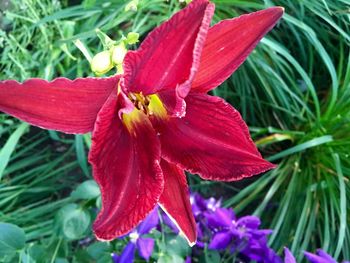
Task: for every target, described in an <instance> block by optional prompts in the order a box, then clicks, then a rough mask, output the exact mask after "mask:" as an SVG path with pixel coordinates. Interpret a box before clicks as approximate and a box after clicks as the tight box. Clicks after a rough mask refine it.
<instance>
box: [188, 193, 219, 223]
mask: <svg viewBox="0 0 350 263" xmlns="http://www.w3.org/2000/svg"><path fill="white" fill-rule="evenodd" d="M190 201H191V205H192V211H193V214H194V216H195V218H196V219H197V217H198V216H201V215H202V213H203V212H209V211H215V210H216V208H219V207H221V199H219V200H216V199H215V198H213V197H210V198H209V199H204V198H203V197H202V196H201V195H199V194H197V193H195V194H192V195H191V197H190Z"/></svg>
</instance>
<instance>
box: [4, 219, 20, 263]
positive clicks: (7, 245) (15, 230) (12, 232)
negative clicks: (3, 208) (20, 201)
mask: <svg viewBox="0 0 350 263" xmlns="http://www.w3.org/2000/svg"><path fill="white" fill-rule="evenodd" d="M25 241H26V236H25V234H24V231H23V229H21V228H19V227H18V226H16V225H13V224H9V223H0V259H1V258H4V257H6V256H8V255H11V254H14V253H15V252H17V251H19V250H21V249H22V248H24V245H25Z"/></svg>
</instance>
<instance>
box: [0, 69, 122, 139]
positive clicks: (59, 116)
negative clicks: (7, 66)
mask: <svg viewBox="0 0 350 263" xmlns="http://www.w3.org/2000/svg"><path fill="white" fill-rule="evenodd" d="M118 81H119V76H114V77H110V78H81V79H76V80H73V81H72V80H69V79H66V78H58V79H55V80H53V81H51V82H48V81H46V80H42V79H29V80H27V81H26V82H24V83H23V84H21V83H18V82H17V81H14V80H6V81H1V82H0V111H3V112H5V113H8V114H10V115H12V116H15V117H16V118H18V119H21V120H23V121H26V122H28V123H30V124H32V125H35V126H39V127H42V128H44V129H50V130H58V131H63V132H66V133H86V132H90V131H91V130H92V129H93V127H94V123H95V120H96V115H97V113H98V112H99V110H100V109H101V107H102V105H103V104H104V102H105V101H106V99H107V98H108V96H109V95H110V94H111V92H112V90H113V89H116V86H117V84H118Z"/></svg>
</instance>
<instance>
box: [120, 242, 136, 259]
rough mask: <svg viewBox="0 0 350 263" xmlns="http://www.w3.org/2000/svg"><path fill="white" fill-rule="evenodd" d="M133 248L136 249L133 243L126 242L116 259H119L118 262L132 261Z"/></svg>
mask: <svg viewBox="0 0 350 263" xmlns="http://www.w3.org/2000/svg"><path fill="white" fill-rule="evenodd" d="M135 249H136V246H135V244H134V243H131V242H130V243H129V244H127V245H126V247H125V248H124V249H123V252H122V253H121V255H120V257H119V259H118V260H119V261H118V263H130V262H134V256H135Z"/></svg>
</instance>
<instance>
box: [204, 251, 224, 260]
mask: <svg viewBox="0 0 350 263" xmlns="http://www.w3.org/2000/svg"><path fill="white" fill-rule="evenodd" d="M205 262H206V263H220V262H221V258H220V254H219V252H218V251H215V250H205Z"/></svg>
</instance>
